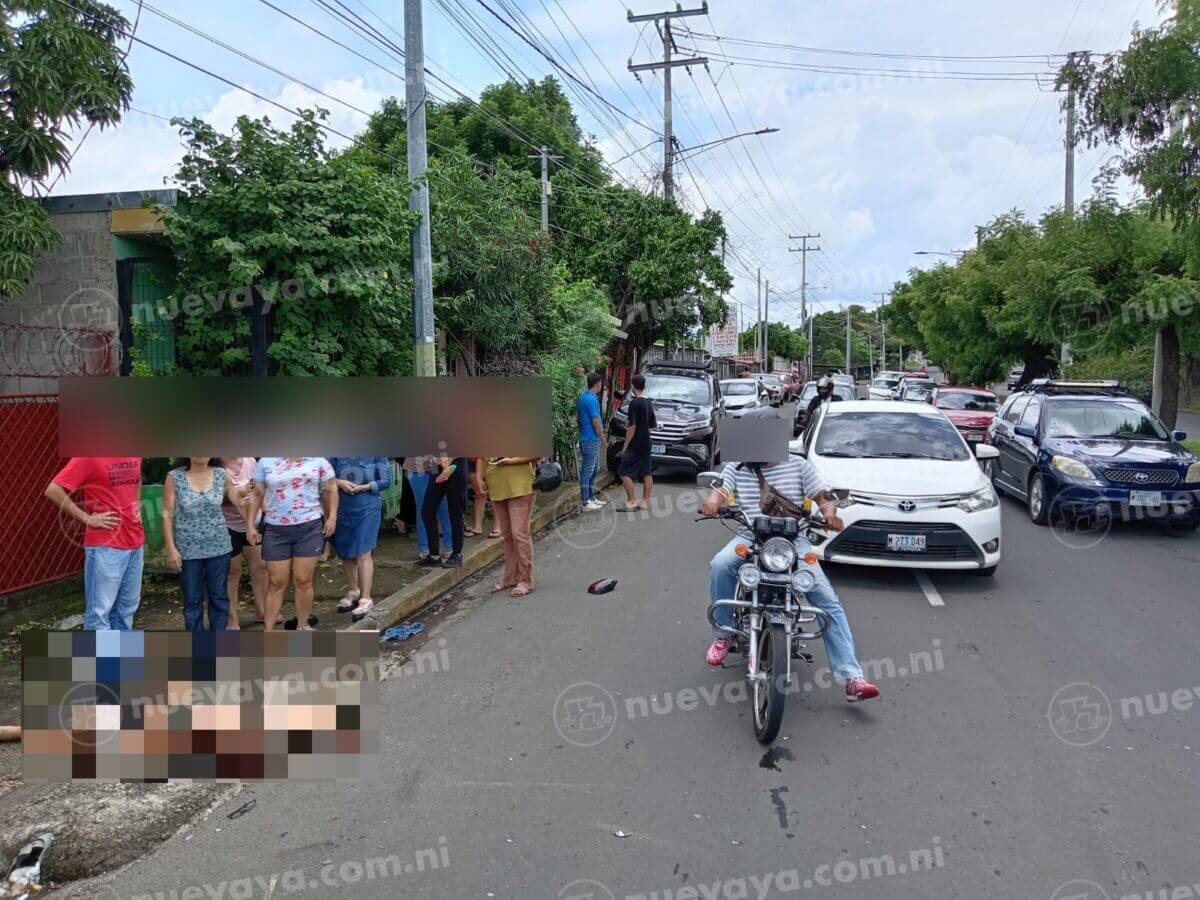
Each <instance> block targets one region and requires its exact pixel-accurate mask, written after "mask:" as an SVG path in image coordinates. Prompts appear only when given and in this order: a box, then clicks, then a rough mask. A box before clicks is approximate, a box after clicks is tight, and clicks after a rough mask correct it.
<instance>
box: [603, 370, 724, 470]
mask: <svg viewBox="0 0 1200 900" xmlns="http://www.w3.org/2000/svg"><path fill="white" fill-rule="evenodd" d="M642 374H643V375H644V376H646V395H645V396H646V399H648V400H649V401H650V402H651V403H652V404H653V406H654V418H655V419H657V420H658V427H657V428H655V429H654V430H653V431H651V432H650V454H651V457H652V459H653V460H654V465H655V468H660V467H661V468H670V467H677V466H679V467H687V468H692V469H695V470H696V472H703V471H705V470H707V469H711V468H712V467H713V466H714V465H715V464H716V462H717V461H718V459H719V458H720V455H721V449H720V447H719V446H718V445H717V420H718V419H719V418H720V417H721V416H723V415H724V413H725V410H724V401H723V400H722V399H721V388H720V385H719V384H718V383H717V376H716V373H715V371H714V367H713V364H712V363H711V362H686V361H683V360H660V361H657V362H653V363H649V364H648V365H647V366H646V367H645V368H643V369H642ZM632 396H633V395H632V392H630V394H628V395H626V397H625V398H624V400H623V401H622V404H621V406H622V408H621V409H618V410H617V411H616V412H615V413H613V417H612V423H611V425H610V427H609V441H608V467H609V468H610V469H612V470H613V471H616V468H617V462H618V455H619V454H620V451H621V446H622V445H623V444H624V443H625V428H626V426H627V425H628V424H629V419H628V418H627V417H626V416H625V413H624V407H625V405H626V404H628V402H629V401H630V400H631V399H632Z"/></svg>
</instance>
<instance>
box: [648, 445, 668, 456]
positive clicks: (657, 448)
mask: <svg viewBox="0 0 1200 900" xmlns="http://www.w3.org/2000/svg"><path fill="white" fill-rule="evenodd" d="M650 452H651V453H653V454H655V455H656V456H663V455H664V454H665V453H666V452H667V445H666V444H651V445H650Z"/></svg>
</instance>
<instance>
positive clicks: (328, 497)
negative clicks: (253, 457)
mask: <svg viewBox="0 0 1200 900" xmlns="http://www.w3.org/2000/svg"><path fill="white" fill-rule="evenodd" d="M264 509H265V515H264V519H265V524H264V526H263V528H264V530H263V533H262V535H261V536H260V535H259V533H258V529H257V528H256V527H255V523H256V522H257V520H258V513H259V510H264ZM337 510H338V488H337V481H336V479H335V478H334V474H333V466H332V465H330V463H329V460H327V459H325V458H323V457H319V456H264V457H263V458H262V459H260V460H259V461H258V465H257V466H255V468H254V493H253V494H252V495H251V498H250V510H249V514H248V515H247V516H246V523H247V525H246V537H247V538H248V539H249V541H250V543H252V544H257V543H258V542H259V540H261V541H262V556H263V560H264V561H265V562H266V564H267V602H266V608H265V610H264V613H265V616H264V621H265V624H264V626H263V627H264V628H265V629H266V630H267V631H271V630H273V629H274V627H275V617H276V615H278V614H279V610H280V607H282V606H283V593H284V591H286V590H287V586H288V581H289V580H290V581H292V582H293V583H294V584H295V588H296V627H297V628H298V629H300V630H301V631H311V630H312V628H311V626H310V625H309V624H308V619H309V615H310V614H311V613H312V603H313V573H314V572H315V571H316V568H317V558H318V557H319V556H320V555H321V551H322V550H323V549H325V539H326V538H328V537H331V536H332V535H333V533H334V531H335V530H336V529H337ZM289 627H290V626H289Z"/></svg>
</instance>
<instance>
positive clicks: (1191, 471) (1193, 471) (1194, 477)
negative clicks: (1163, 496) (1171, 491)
mask: <svg viewBox="0 0 1200 900" xmlns="http://www.w3.org/2000/svg"><path fill="white" fill-rule="evenodd" d="M1183 480H1184V481H1190V482H1192V483H1193V484H1194V483H1195V482H1197V481H1200V462H1194V463H1192V464H1191V465H1190V466H1188V470H1187V474H1186V475H1185V476H1183Z"/></svg>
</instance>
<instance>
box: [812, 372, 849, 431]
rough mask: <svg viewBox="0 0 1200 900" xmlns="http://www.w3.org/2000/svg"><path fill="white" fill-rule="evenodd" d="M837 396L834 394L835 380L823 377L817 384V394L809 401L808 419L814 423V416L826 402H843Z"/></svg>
mask: <svg viewBox="0 0 1200 900" xmlns="http://www.w3.org/2000/svg"><path fill="white" fill-rule="evenodd" d="M841 399H842V398H841V397H839V396H838V395H837V394H835V393H834V392H833V379H832V378H830V377H829V376H828V375H822V376H821V380H820V381H818V382H817V394H816V396H815V397H813V398H812V399H811V400H809V401H808V419H809V421H812V414H813V413H814V412H816V411H817V407H819V406H820V405H821V404H822V403H824V402H825V401H826V400H829V401H834V400H841Z"/></svg>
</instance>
